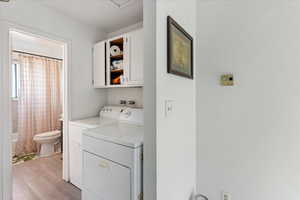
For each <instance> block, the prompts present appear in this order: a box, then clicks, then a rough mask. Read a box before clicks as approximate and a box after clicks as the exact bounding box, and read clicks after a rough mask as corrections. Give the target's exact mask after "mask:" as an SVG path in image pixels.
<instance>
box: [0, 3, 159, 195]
mask: <svg viewBox="0 0 300 200" xmlns="http://www.w3.org/2000/svg"><path fill="white" fill-rule="evenodd" d="M143 6H144V12H143V14H144V16H143V19H144V46H145V47H147V48H145V51H144V92H143V94H144V120H145V125H144V132H145V134H144V146H143V150H144V165H143V172H144V176H143V177H144V179H143V183H144V184H143V186H144V189H143V193H144V199H145V200H157V186H156V183H157V170H156V168H157V165H156V164H157V162H156V157H157V156H156V154H157V153H156V134H157V133H156V132H157V126H156V1H148V0H144V1H143ZM0 123H1V122H0Z"/></svg>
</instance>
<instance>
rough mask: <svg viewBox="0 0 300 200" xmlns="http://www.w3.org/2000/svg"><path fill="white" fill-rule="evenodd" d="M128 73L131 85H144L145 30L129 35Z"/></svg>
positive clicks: (127, 44)
mask: <svg viewBox="0 0 300 200" xmlns="http://www.w3.org/2000/svg"><path fill="white" fill-rule="evenodd" d="M126 46H127V48H126V49H127V53H128V70H127V72H128V74H127V78H128V79H127V81H128V84H129V85H142V84H143V82H144V78H143V75H144V74H143V70H144V68H143V66H144V34H143V30H142V29H140V30H137V31H133V32H131V33H129V34H128V35H127V43H126Z"/></svg>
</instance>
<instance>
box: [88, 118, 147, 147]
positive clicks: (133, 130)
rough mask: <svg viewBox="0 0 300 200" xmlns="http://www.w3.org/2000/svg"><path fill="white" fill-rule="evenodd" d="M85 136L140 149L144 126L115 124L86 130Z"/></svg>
mask: <svg viewBox="0 0 300 200" xmlns="http://www.w3.org/2000/svg"><path fill="white" fill-rule="evenodd" d="M83 134H84V136H89V137H93V138H95V139H100V140H104V141H108V142H112V143H116V144H120V145H124V146H127V147H131V148H138V147H140V146H142V145H143V140H144V126H138V125H131V124H126V123H118V122H115V123H113V124H106V125H103V126H101V127H98V128H93V129H86V130H84V131H83Z"/></svg>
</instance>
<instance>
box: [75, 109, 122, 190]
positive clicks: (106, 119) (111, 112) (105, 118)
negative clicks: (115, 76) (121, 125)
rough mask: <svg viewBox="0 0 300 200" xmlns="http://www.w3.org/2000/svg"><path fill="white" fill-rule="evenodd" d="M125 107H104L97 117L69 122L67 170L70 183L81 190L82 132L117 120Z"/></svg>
mask: <svg viewBox="0 0 300 200" xmlns="http://www.w3.org/2000/svg"><path fill="white" fill-rule="evenodd" d="M124 109H125V107H119V106H105V107H103V108H102V109H101V111H100V112H99V117H92V118H87V119H81V120H76V121H70V122H69V169H70V182H71V183H72V184H73V185H75V186H76V187H78V188H80V189H81V183H82V132H83V130H85V129H90V128H96V127H100V126H104V125H107V124H112V123H114V122H116V121H117V120H119V118H120V113H121V111H122V110H124Z"/></svg>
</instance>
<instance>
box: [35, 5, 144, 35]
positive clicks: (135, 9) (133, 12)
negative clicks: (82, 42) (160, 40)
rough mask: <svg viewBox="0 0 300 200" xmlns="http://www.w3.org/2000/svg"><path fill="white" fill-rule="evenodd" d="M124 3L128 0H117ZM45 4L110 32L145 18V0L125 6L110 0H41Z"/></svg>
mask: <svg viewBox="0 0 300 200" xmlns="http://www.w3.org/2000/svg"><path fill="white" fill-rule="evenodd" d="M115 1H116V2H119V3H122V2H127V1H128V0H115ZM39 2H41V3H42V4H43V5H45V6H47V7H50V8H52V9H54V10H56V11H58V12H61V13H62V14H64V15H67V16H69V17H71V18H73V19H75V20H78V21H79V22H81V23H84V24H87V25H91V26H94V27H96V28H99V29H102V30H103V31H105V32H107V33H110V32H114V31H117V30H119V29H121V28H124V27H127V26H129V25H132V24H135V23H138V22H141V21H142V20H143V0H132V1H131V3H129V4H128V5H127V6H125V7H123V8H119V7H117V6H116V5H115V4H113V3H112V2H111V1H110V0H39Z"/></svg>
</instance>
